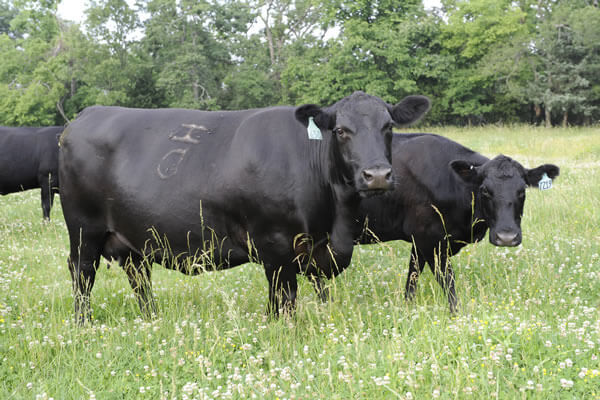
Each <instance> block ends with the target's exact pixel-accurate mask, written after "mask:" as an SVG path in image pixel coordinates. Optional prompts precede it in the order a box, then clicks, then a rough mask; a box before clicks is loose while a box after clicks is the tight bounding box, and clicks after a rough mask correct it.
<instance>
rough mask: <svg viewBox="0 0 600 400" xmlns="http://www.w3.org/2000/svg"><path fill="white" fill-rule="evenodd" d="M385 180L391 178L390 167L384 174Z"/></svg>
mask: <svg viewBox="0 0 600 400" xmlns="http://www.w3.org/2000/svg"><path fill="white" fill-rule="evenodd" d="M385 180H387V181H391V180H392V169H391V168H390V169H389V170H388V171H387V173H386V174H385Z"/></svg>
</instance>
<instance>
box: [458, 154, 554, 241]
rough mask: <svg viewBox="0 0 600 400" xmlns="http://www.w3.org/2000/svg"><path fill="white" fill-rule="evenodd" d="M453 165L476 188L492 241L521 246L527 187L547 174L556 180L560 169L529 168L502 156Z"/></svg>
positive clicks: (549, 165)
mask: <svg viewBox="0 0 600 400" xmlns="http://www.w3.org/2000/svg"><path fill="white" fill-rule="evenodd" d="M450 166H451V168H452V169H453V170H454V172H456V173H457V174H458V176H460V177H461V178H462V179H463V180H464V181H466V182H467V183H469V184H472V185H474V187H475V190H474V192H475V202H476V203H478V208H479V210H480V213H481V216H479V218H483V219H484V221H485V222H486V223H487V225H488V227H489V230H490V234H489V238H490V243H492V244H493V245H496V246H518V245H519V244H520V243H521V239H522V234H521V216H522V215H523V206H524V204H525V189H526V188H527V187H528V186H536V187H537V185H538V182H539V181H540V180H541V179H542V177H543V176H544V174H546V175H547V176H548V177H549V178H550V179H554V178H556V177H557V176H558V174H559V168H558V167H557V166H556V165H553V164H543V165H540V166H539V167H536V168H533V169H527V168H525V167H523V166H522V165H521V164H519V163H518V162H516V161H515V160H513V159H511V158H509V157H506V156H503V155H499V156H497V157H496V158H494V159H492V160H489V161H487V162H486V163H485V164H482V165H479V166H476V165H472V164H471V163H469V162H468V161H464V160H455V161H452V162H451V163H450Z"/></svg>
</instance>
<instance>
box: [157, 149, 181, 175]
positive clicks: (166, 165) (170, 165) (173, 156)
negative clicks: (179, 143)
mask: <svg viewBox="0 0 600 400" xmlns="http://www.w3.org/2000/svg"><path fill="white" fill-rule="evenodd" d="M187 151H188V149H173V150H171V151H169V152H168V153H167V154H165V155H164V156H163V158H162V159H161V160H160V162H159V163H158V166H157V167H156V172H157V173H158V176H160V177H161V179H168V178H170V177H172V176H173V175H175V174H176V173H177V167H179V164H181V162H182V161H183V157H185V153H187Z"/></svg>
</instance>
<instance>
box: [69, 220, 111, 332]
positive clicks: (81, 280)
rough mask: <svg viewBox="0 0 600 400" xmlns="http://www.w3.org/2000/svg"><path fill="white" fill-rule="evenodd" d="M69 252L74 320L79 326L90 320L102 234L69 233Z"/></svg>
mask: <svg viewBox="0 0 600 400" xmlns="http://www.w3.org/2000/svg"><path fill="white" fill-rule="evenodd" d="M69 237H70V245H71V252H70V255H69V258H68V264H69V271H70V272H71V279H72V281H73V303H74V308H75V318H77V320H78V322H79V323H80V324H83V323H85V322H86V321H89V320H90V319H91V310H90V293H91V291H92V287H93V286H94V281H95V279H96V269H97V268H98V263H99V261H100V251H101V248H102V245H103V242H104V232H102V233H100V232H97V233H92V232H89V231H86V230H84V229H81V230H79V232H70V233H69Z"/></svg>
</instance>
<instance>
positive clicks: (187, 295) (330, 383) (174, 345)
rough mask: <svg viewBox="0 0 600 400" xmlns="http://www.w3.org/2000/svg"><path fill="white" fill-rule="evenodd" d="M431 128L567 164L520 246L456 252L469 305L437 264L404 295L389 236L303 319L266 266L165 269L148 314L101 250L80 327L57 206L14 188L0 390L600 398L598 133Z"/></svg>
mask: <svg viewBox="0 0 600 400" xmlns="http://www.w3.org/2000/svg"><path fill="white" fill-rule="evenodd" d="M428 131H430V132H433V133H438V134H441V135H444V136H448V137H450V138H451V139H454V140H457V141H459V142H460V143H462V144H464V145H466V146H469V147H471V148H473V149H474V150H477V151H479V152H481V153H483V154H484V155H486V156H495V155H497V154H499V153H503V154H506V155H509V156H511V157H513V158H515V159H516V160H518V161H519V162H521V163H522V164H523V165H524V166H526V167H534V166H537V165H539V164H542V163H546V162H550V163H554V164H556V165H558V166H560V168H561V174H560V176H559V177H558V178H557V179H556V180H555V182H554V187H553V189H551V190H548V191H544V192H540V191H538V190H537V189H529V190H528V191H527V200H526V204H525V213H524V217H523V222H522V228H523V243H522V244H521V245H520V246H519V247H517V248H498V247H494V246H492V245H491V244H489V242H488V241H487V236H486V239H485V242H482V243H479V244H475V245H470V246H468V247H466V248H465V249H463V251H462V252H461V253H460V254H459V255H458V256H456V257H454V258H453V259H452V260H453V264H454V266H455V272H456V280H457V283H456V288H457V294H458V297H459V300H460V305H459V313H458V315H456V316H452V315H450V314H449V312H448V304H447V301H446V298H445V296H444V294H443V293H442V291H441V289H440V288H439V286H438V284H437V283H436V282H435V280H434V279H433V275H432V274H431V272H430V271H429V270H428V269H426V270H425V271H424V274H423V275H422V277H421V278H420V280H419V285H418V288H417V296H416V300H415V302H414V303H412V304H406V303H405V301H404V285H405V281H406V271H407V267H408V257H409V250H410V246H409V244H408V243H404V242H391V243H382V244H377V245H369V246H360V247H356V248H355V250H354V256H353V261H352V265H351V266H350V267H349V268H348V269H347V270H346V271H345V272H344V273H342V274H341V275H340V276H339V277H338V278H336V279H335V280H334V281H331V282H329V283H328V284H329V285H330V287H331V292H332V296H333V301H331V302H328V303H325V304H322V303H321V302H320V301H319V300H318V298H317V296H316V294H315V292H314V290H313V289H312V286H311V285H310V283H309V282H307V280H306V279H304V278H300V287H299V298H298V309H297V313H296V315H295V316H293V317H285V318H281V319H279V320H275V321H271V320H268V319H267V318H266V316H265V307H266V302H267V282H266V279H265V276H264V272H263V270H262V267H260V266H258V265H256V264H246V265H244V266H242V267H238V268H234V269H231V270H228V271H223V272H216V273H207V274H204V275H200V276H196V277H189V276H184V275H182V274H180V273H178V272H172V271H168V270H166V269H164V268H163V267H161V266H155V267H154V270H153V279H152V280H153V285H154V293H155V296H156V299H157V304H158V306H159V308H160V311H159V316H158V318H157V319H155V320H151V321H146V320H143V319H141V318H140V314H139V310H138V305H137V301H136V300H135V299H134V296H133V291H132V290H131V288H130V287H129V284H128V282H127V278H126V275H125V273H124V272H123V271H122V270H121V269H120V268H118V267H117V266H116V265H115V266H113V267H111V268H106V263H103V265H102V267H101V268H100V270H99V271H98V275H97V278H96V285H95V287H94V290H93V292H92V308H93V320H94V322H93V324H92V325H88V326H85V327H78V326H76V324H75V322H74V319H73V300H72V294H71V278H70V275H69V271H68V269H67V264H66V257H67V253H68V235H67V231H66V228H65V224H64V221H63V220H62V215H61V209H60V207H59V206H57V207H54V208H53V210H52V220H51V221H50V222H48V223H46V222H44V221H42V217H41V210H40V205H39V191H29V192H25V193H20V194H14V195H9V196H5V197H2V198H0V398H3V399H11V398H15V399H21V398H28V399H31V398H36V399H48V398H54V399H71V398H73V399H83V398H85V399H88V398H89V399H92V398H96V399H117V398H119V399H120V398H148V399H159V398H164V399H174V398H177V399H194V398H195V399H228V398H232V399H245V398H259V399H260V398H268V399H388V398H403V399H419V398H442V399H455V398H474V399H477V398H482V399H485V398H500V399H514V398H534V399H535V398H539V399H549V398H561V399H563V398H574V399H581V398H586V399H590V398H600V360H599V358H600V210H599V209H600V206H599V205H600V130H599V129H598V128H577V129H575V128H573V129H550V130H547V129H543V128H533V127H524V126H517V127H486V128H472V129H455V128H432V129H429V130H428ZM57 203H58V202H57ZM57 205H58V204H57Z"/></svg>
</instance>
